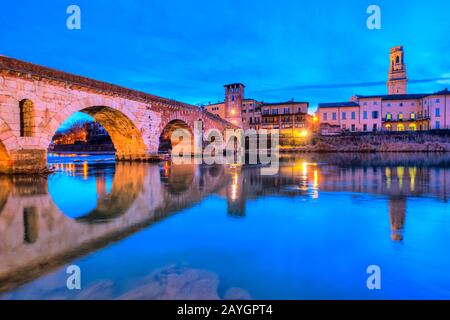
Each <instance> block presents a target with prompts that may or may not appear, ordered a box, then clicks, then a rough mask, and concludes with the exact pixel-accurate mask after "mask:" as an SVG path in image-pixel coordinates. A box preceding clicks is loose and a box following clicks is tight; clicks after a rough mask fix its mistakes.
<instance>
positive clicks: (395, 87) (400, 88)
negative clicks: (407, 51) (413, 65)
mask: <svg viewBox="0 0 450 320" xmlns="http://www.w3.org/2000/svg"><path fill="white" fill-rule="evenodd" d="M389 60H390V66H389V73H388V82H387V86H388V93H389V94H406V83H407V82H408V79H407V78H406V65H405V62H404V52H403V46H396V47H392V48H391V53H390V55H389Z"/></svg>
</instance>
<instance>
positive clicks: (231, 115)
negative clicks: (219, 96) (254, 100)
mask: <svg viewBox="0 0 450 320" xmlns="http://www.w3.org/2000/svg"><path fill="white" fill-rule="evenodd" d="M224 87H225V117H226V120H227V121H229V122H231V123H232V124H234V125H236V126H239V127H242V115H241V108H242V100H244V88H245V86H244V85H243V84H242V83H233V84H227V85H225V86H224Z"/></svg>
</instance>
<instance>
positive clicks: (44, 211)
mask: <svg viewBox="0 0 450 320" xmlns="http://www.w3.org/2000/svg"><path fill="white" fill-rule="evenodd" d="M54 166H55V168H56V169H57V170H58V172H57V173H56V174H55V175H53V176H50V177H49V178H48V179H47V178H44V177H36V176H34V177H30V176H13V177H10V176H0V291H1V292H5V291H9V290H11V289H13V288H15V287H17V286H18V285H20V284H23V283H26V282H29V281H30V280H32V279H35V278H38V277H40V276H42V275H44V274H46V273H48V272H50V271H51V270H54V269H55V268H57V267H59V266H62V265H64V264H67V263H70V262H71V261H73V260H74V259H76V258H77V257H80V256H84V255H86V254H88V253H90V252H94V251H96V250H98V249H100V248H102V247H105V246H107V245H109V244H110V243H113V242H117V241H119V240H121V239H124V238H126V237H128V236H129V235H131V234H133V233H136V232H138V231H139V230H141V229H143V228H146V227H148V226H149V225H151V224H152V223H154V222H156V221H160V220H163V219H165V218H167V217H169V216H171V215H173V214H175V213H177V212H181V211H183V209H186V208H189V207H192V206H193V205H195V204H197V203H201V202H202V200H203V199H204V198H205V197H208V196H210V195H215V196H218V197H219V198H225V199H226V207H227V209H226V212H227V213H226V214H227V215H228V217H230V218H232V217H235V218H241V219H242V218H244V217H245V216H246V206H247V204H248V202H249V201H253V200H256V199H261V200H263V201H266V198H270V197H271V196H283V197H288V198H289V197H292V198H293V199H295V198H299V199H308V200H311V201H317V203H318V204H320V198H321V196H322V195H324V194H325V195H326V194H330V193H352V194H355V195H358V194H366V195H367V194H368V195H372V196H380V197H383V199H385V200H387V203H388V205H387V212H386V215H385V217H386V219H387V220H388V221H389V224H390V227H391V230H390V237H391V240H392V241H394V242H399V241H402V240H404V239H403V237H404V230H403V229H404V227H405V221H406V220H407V212H408V203H409V201H410V200H409V199H414V198H420V197H433V198H436V199H438V201H441V202H445V203H446V202H448V197H449V195H450V190H449V189H448V188H449V186H450V156H447V155H441V156H427V155H425V154H420V155H411V154H407V155H401V154H400V155H399V154H396V155H392V154H391V155H370V154H368V155H352V154H344V155H335V154H333V155H332V154H330V155H314V154H311V155H304V156H297V157H284V158H283V159H282V162H281V167H280V172H279V174H277V175H275V176H261V175H260V169H259V168H257V167H228V166H194V165H169V164H168V163H163V164H159V165H156V164H147V163H123V162H122V163H117V164H116V163H106V164H101V163H90V162H88V161H86V162H80V163H73V162H69V163H59V164H55V165H54ZM68 177H69V181H75V179H78V180H80V181H91V182H93V183H94V184H93V186H94V187H93V188H91V190H90V191H89V190H81V189H80V190H77V189H75V190H71V189H70V188H67V189H65V187H64V185H65V184H64V179H67V178H68ZM70 179H72V180H70ZM61 181H63V182H61ZM65 190H66V191H67V192H69V193H70V194H67V193H61V191H65ZM88 192H94V197H93V198H92V199H94V200H93V202H92V199H91V200H86V201H84V200H77V199H82V196H83V194H84V193H88ZM59 197H63V198H64V199H59ZM67 199H69V200H70V201H69V200H68V201H64V200H67ZM77 201H78V203H77ZM89 201H91V202H92V203H90V204H89V203H85V202H89ZM267 201H270V200H267ZM81 202H83V203H81ZM298 210H301V205H299V208H298ZM80 211H83V212H80ZM274 214H275V213H274ZM349 227H355V226H349ZM180 241H182V240H180Z"/></svg>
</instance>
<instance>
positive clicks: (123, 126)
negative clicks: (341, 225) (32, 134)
mask: <svg viewBox="0 0 450 320" xmlns="http://www.w3.org/2000/svg"><path fill="white" fill-rule="evenodd" d="M76 112H82V113H86V114H88V115H90V116H92V117H93V118H94V119H95V120H96V121H97V122H98V123H100V124H101V125H102V126H103V127H104V128H105V130H106V131H107V132H108V134H109V136H110V137H111V140H112V142H113V144H114V147H115V149H116V158H117V159H119V160H141V159H145V156H146V153H147V146H146V144H145V142H144V138H143V133H144V129H143V128H139V126H138V121H137V119H136V117H135V115H134V114H133V113H132V112H130V111H129V110H128V109H127V108H123V107H117V106H116V107H111V106H106V105H88V106H86V105H85V104H84V105H83V104H79V105H78V104H76V105H69V106H67V107H65V108H64V109H63V110H62V111H60V112H58V113H57V114H56V115H55V116H53V118H52V119H51V120H50V121H49V122H48V123H47V125H46V126H45V128H44V130H43V131H44V132H45V133H46V134H45V138H44V139H43V141H42V143H43V145H42V147H43V148H45V149H46V148H48V146H49V145H50V142H51V139H52V138H53V136H54V134H55V133H56V131H57V130H58V128H59V127H60V126H61V124H62V123H63V122H64V121H66V120H67V119H68V118H69V117H70V116H71V115H73V114H74V113H76Z"/></svg>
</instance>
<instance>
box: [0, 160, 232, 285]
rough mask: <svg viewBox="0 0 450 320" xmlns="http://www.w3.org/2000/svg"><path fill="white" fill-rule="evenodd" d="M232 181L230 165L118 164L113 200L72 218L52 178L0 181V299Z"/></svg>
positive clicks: (109, 195)
mask: <svg viewBox="0 0 450 320" xmlns="http://www.w3.org/2000/svg"><path fill="white" fill-rule="evenodd" d="M80 166H81V165H80ZM161 169H162V170H161ZM227 177H228V175H227V172H226V168H225V166H210V167H203V166H194V165H179V166H177V165H173V166H170V167H169V166H166V167H163V168H161V167H160V166H159V165H156V164H147V163H129V162H119V163H117V164H116V171H115V174H114V178H113V181H112V187H111V191H110V192H109V194H108V196H107V197H105V199H106V200H105V199H104V200H99V202H98V203H97V206H96V208H95V209H94V210H92V211H91V212H88V213H86V214H84V215H83V216H78V217H71V216H70V215H69V214H68V213H65V212H63V211H61V209H60V208H59V207H58V205H57V202H58V201H57V200H58V199H56V198H53V196H52V194H50V192H49V191H48V180H47V178H44V177H40V176H32V175H17V176H7V175H3V176H0V292H2V291H5V290H9V289H11V288H13V287H16V286H17V285H20V284H21V283H24V282H27V281H29V280H31V279H33V278H36V277H39V276H40V275H42V274H45V273H47V272H49V271H51V270H53V269H54V268H57V267H59V266H60V265H62V264H64V263H67V262H69V261H71V260H73V259H75V258H77V257H80V256H83V255H85V254H88V253H90V252H92V251H95V250H97V249H99V248H102V247H104V246H107V245H109V244H111V243H113V242H115V241H118V240H120V239H122V238H124V237H127V236H129V235H130V234H132V233H134V232H137V231H138V230H140V229H141V228H145V227H147V226H149V225H151V224H152V223H154V222H156V221H160V220H162V219H164V218H166V217H169V216H171V215H173V214H174V213H176V212H179V211H180V210H182V209H185V208H189V207H191V206H192V205H194V204H195V203H198V202H200V201H201V200H202V199H203V198H204V197H206V196H208V195H209V194H211V193H217V192H219V191H220V190H221V189H222V188H223V187H224V186H226V184H227V182H228V178H227ZM97 184H100V185H101V184H102V182H101V179H100V181H97ZM97 188H98V190H99V189H101V187H100V188H99V185H97ZM99 198H101V196H100V195H99Z"/></svg>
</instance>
